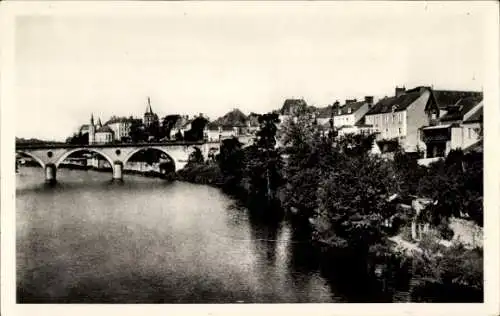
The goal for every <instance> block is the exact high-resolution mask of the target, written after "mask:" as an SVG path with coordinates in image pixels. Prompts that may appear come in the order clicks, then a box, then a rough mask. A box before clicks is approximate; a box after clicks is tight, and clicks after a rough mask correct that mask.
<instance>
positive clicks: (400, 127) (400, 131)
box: [398, 127, 401, 135]
mask: <svg viewBox="0 0 500 316" xmlns="http://www.w3.org/2000/svg"><path fill="white" fill-rule="evenodd" d="M398 130H399V135H401V127H400V128H398Z"/></svg>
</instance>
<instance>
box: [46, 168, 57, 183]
mask: <svg viewBox="0 0 500 316" xmlns="http://www.w3.org/2000/svg"><path fill="white" fill-rule="evenodd" d="M56 173H57V168H56V166H55V165H54V164H47V165H46V166H45V183H48V184H54V183H56V181H57V180H56Z"/></svg>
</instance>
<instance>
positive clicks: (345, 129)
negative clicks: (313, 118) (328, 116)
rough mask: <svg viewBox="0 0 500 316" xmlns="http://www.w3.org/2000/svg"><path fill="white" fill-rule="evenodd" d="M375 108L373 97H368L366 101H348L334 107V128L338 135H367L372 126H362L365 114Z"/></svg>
mask: <svg viewBox="0 0 500 316" xmlns="http://www.w3.org/2000/svg"><path fill="white" fill-rule="evenodd" d="M372 106H373V97H372V96H366V97H365V100H364V101H357V100H356V99H351V100H346V101H345V104H343V105H337V106H335V105H334V106H333V107H332V114H333V127H334V128H335V130H337V132H338V135H339V136H342V135H345V134H357V133H365V132H368V131H369V130H370V128H371V127H370V126H365V124H364V122H363V124H361V122H362V120H363V119H364V117H365V114H366V113H367V112H368V111H369V110H370V109H371V107H372Z"/></svg>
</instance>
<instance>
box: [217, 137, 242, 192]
mask: <svg viewBox="0 0 500 316" xmlns="http://www.w3.org/2000/svg"><path fill="white" fill-rule="evenodd" d="M242 161H243V151H242V144H241V143H240V142H239V141H238V139H237V138H236V137H233V138H229V139H225V140H223V141H222V144H221V146H220V153H219V155H218V157H217V162H218V164H219V168H220V170H221V172H222V175H223V177H224V179H225V180H224V188H226V189H231V190H234V189H237V188H239V187H240V184H241V180H242V176H243V165H242V163H241V162H242Z"/></svg>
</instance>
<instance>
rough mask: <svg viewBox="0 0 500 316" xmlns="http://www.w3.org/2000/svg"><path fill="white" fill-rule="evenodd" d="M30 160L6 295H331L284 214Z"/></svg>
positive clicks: (145, 298) (219, 196)
mask: <svg viewBox="0 0 500 316" xmlns="http://www.w3.org/2000/svg"><path fill="white" fill-rule="evenodd" d="M57 177H58V181H59V183H58V184H57V185H56V186H55V187H47V186H46V185H44V183H43V172H42V170H41V169H40V168H21V169H20V173H19V174H18V175H17V187H16V193H17V198H16V201H17V206H16V211H17V224H16V225H17V287H18V290H17V292H18V293H17V294H18V297H17V300H18V302H20V303H22V302H26V303H27V302H36V303H43V302H47V303H56V302H81V303H92V302H95V303H109V302H116V303H235V302H245V303H250V302H256V303H270V302H276V303H284V302H290V303H292V302H310V303H314V302H341V301H345V300H346V299H345V296H344V295H342V293H340V291H337V290H336V289H335V286H333V285H332V282H331V280H330V281H328V280H327V279H325V277H323V276H322V273H320V272H319V269H318V267H317V264H316V262H315V259H314V257H313V256H310V252H309V250H308V249H309V248H308V245H307V244H304V243H301V242H293V241H292V234H293V233H292V229H291V228H290V226H289V224H287V222H286V221H281V222H279V223H277V222H274V221H262V220H258V219H257V218H255V216H252V214H250V212H249V211H248V210H246V209H244V208H241V207H236V206H235V201H233V200H232V199H231V198H229V197H228V196H226V195H225V194H223V193H221V192H220V191H219V190H217V189H215V188H212V187H208V186H200V185H193V184H188V183H182V182H172V183H169V182H165V181H163V180H160V179H152V178H145V177H140V176H132V175H127V176H126V177H125V182H124V183H123V184H118V183H110V182H109V179H110V178H111V174H108V173H98V172H93V171H75V170H73V171H72V170H59V171H58V175H57Z"/></svg>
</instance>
